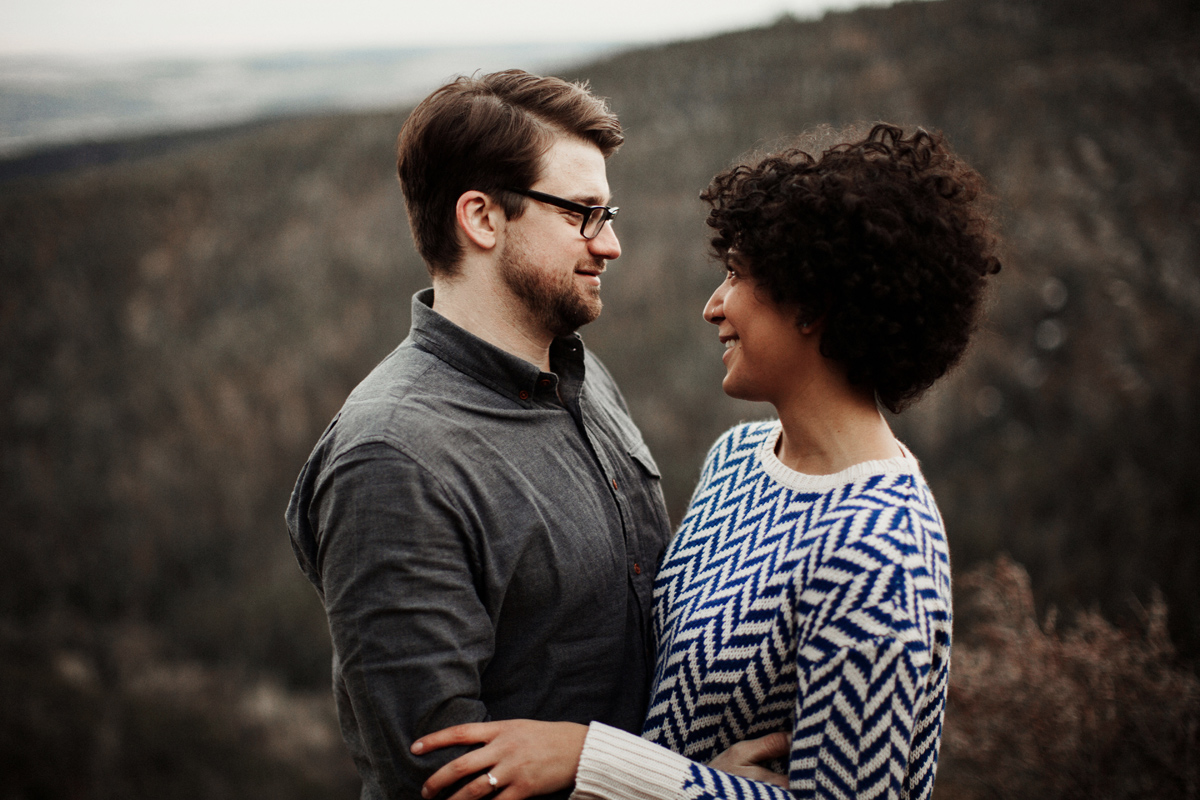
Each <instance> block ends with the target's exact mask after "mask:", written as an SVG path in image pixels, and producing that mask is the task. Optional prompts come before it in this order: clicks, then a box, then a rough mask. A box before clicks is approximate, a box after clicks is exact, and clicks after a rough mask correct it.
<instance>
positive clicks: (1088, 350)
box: [0, 0, 1200, 798]
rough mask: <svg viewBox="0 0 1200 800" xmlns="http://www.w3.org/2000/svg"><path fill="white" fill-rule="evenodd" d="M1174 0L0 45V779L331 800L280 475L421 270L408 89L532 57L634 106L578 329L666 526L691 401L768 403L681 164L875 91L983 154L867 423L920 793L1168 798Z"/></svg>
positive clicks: (1195, 86)
mask: <svg viewBox="0 0 1200 800" xmlns="http://www.w3.org/2000/svg"><path fill="white" fill-rule="evenodd" d="M1193 6H1194V4H1192V3H1189V2H1185V0H1149V1H1148V2H1141V3H1137V4H1131V3H1125V2H1117V1H1116V0H1099V2H1092V3H1083V2H1081V1H1080V0H1043V2H1034V0H930V1H929V2H916V3H911V2H910V3H900V4H897V5H894V6H888V7H866V8H859V9H854V10H848V11H838V12H830V13H828V14H826V15H825V16H823V17H821V18H813V19H805V18H800V17H793V16H785V17H780V18H778V19H776V20H775V21H774V22H773V23H772V24H769V25H767V26H765V27H758V28H753V29H748V30H741V31H736V32H733V33H726V34H720V35H715V36H709V37H706V38H702V39H692V40H684V41H676V42H673V43H651V44H646V43H639V42H629V41H627V40H622V39H621V38H620V37H618V36H614V37H612V38H610V39H609V40H607V41H604V42H601V43H597V42H596V41H592V42H566V43H553V42H551V43H545V42H542V43H536V42H535V43H531V44H526V45H520V46H517V45H513V46H509V45H504V46H496V47H492V48H490V49H488V50H486V51H485V50H481V49H479V48H478V46H476V45H471V48H474V49H471V51H470V54H466V53H465V52H464V50H462V49H459V50H457V51H455V50H442V49H436V48H382V49H373V50H361V49H360V50H353V51H342V52H320V53H318V52H310V53H308V54H307V55H298V54H297V53H295V52H293V53H291V54H286V55H281V54H279V53H274V54H267V55H263V56H249V55H245V54H237V55H232V56H220V57H217V56H212V55H205V56H199V55H192V56H189V57H188V58H184V59H181V60H176V61H163V60H162V59H161V58H159V57H157V56H156V57H154V58H144V59H134V60H128V59H127V60H121V59H116V60H113V58H112V57H111V56H107V55H106V56H103V57H102V56H101V55H97V54H91V55H88V56H86V57H83V56H79V57H76V58H75V59H74V60H65V61H64V60H63V59H62V58H61V57H59V56H53V57H52V56H47V55H44V54H43V55H37V54H29V53H18V54H11V53H10V54H8V55H5V56H3V57H0V277H2V278H3V286H2V289H0V343H2V350H0V353H2V356H0V409H4V413H3V414H2V415H0V459H2V460H0V480H2V481H3V484H2V486H3V490H4V491H3V493H2V494H0V519H3V527H2V528H0V563H3V564H5V565H6V566H7V567H8V570H7V576H6V577H7V580H6V581H4V583H3V584H2V585H0V652H3V657H2V659H0V708H2V709H3V712H2V714H0V796H3V797H5V798H8V797H13V798H41V797H86V798H93V797H95V798H109V797H111V798H126V797H130V798H133V797H138V798H140V797H151V796H153V797H158V798H173V797H196V796H201V797H243V796H246V797H249V796H257V797H261V796H266V797H281V798H282V797H331V796H338V797H352V796H355V793H356V792H357V786H358V784H357V779H356V776H355V775H354V774H353V769H352V768H351V767H350V766H349V760H348V757H347V756H346V755H345V753H344V748H343V746H342V744H341V742H340V735H339V733H338V730H337V725H336V720H335V719H334V717H333V712H332V698H331V696H330V692H329V658H330V649H329V636H328V631H327V629H326V625H325V618H324V615H323V613H322V610H321V607H320V603H319V601H318V599H317V597H316V595H315V593H314V592H313V591H312V588H311V586H309V585H308V583H307V582H306V581H305V579H304V578H303V577H302V575H301V574H300V572H299V569H298V568H297V567H296V564H295V561H294V558H293V557H292V554H291V552H290V548H289V545H288V541H287V536H286V530H285V528H284V525H283V521H282V515H283V509H284V507H285V506H286V503H287V498H288V495H289V493H290V489H291V485H292V483H293V481H294V480H295V476H296V474H297V473H298V471H299V468H300V466H301V465H302V464H303V462H304V460H305V458H306V457H307V455H308V452H309V450H310V449H311V447H312V446H313V444H314V443H315V441H316V438H317V436H318V435H319V434H320V432H321V430H323V429H324V427H325V425H326V424H327V423H328V421H329V419H330V418H331V417H332V415H333V414H334V413H335V412H336V410H337V409H338V408H339V407H340V405H341V403H342V401H343V400H344V399H345V396H346V394H347V393H348V392H349V391H350V390H351V389H352V388H353V386H354V385H355V384H356V383H357V382H358V381H359V380H360V379H361V378H362V377H364V376H365V375H366V373H367V372H368V371H369V370H370V368H371V367H372V366H373V365H374V364H375V363H377V362H378V361H379V360H380V359H381V358H383V357H384V356H385V355H386V354H387V353H388V352H390V351H391V349H393V348H394V347H395V346H396V344H398V343H399V341H400V340H401V339H402V338H403V337H404V335H405V334H406V332H407V329H408V314H409V311H408V309H409V299H410V297H411V295H412V294H413V293H414V292H415V291H417V290H418V289H420V288H422V287H424V286H425V285H427V284H428V276H427V274H426V272H425V270H424V266H423V264H422V263H421V262H420V259H419V258H418V257H417V255H416V253H415V251H414V250H413V248H412V243H411V240H410V238H409V234H408V231H407V226H406V221H405V219H404V211H403V201H402V198H401V195H400V191H399V186H398V185H397V182H396V179H395V175H394V154H393V147H394V140H395V136H396V134H397V132H398V131H399V127H400V124H401V123H402V122H403V120H404V118H405V116H406V114H407V109H408V107H409V104H411V102H413V101H414V100H415V99H416V98H417V97H419V96H420V95H421V94H423V93H424V92H426V91H428V90H429V89H430V88H433V86H435V85H437V83H439V82H440V81H441V79H442V78H444V77H446V75H447V74H448V73H450V72H455V71H467V72H469V71H472V70H474V69H475V68H479V67H482V68H485V69H493V68H501V67H506V66H525V67H528V68H531V69H542V70H546V71H553V72H554V73H555V74H560V75H562V76H563V77H567V78H569V79H579V80H588V81H590V83H591V86H592V89H593V90H594V91H595V92H596V93H597V94H600V95H603V96H605V97H608V98H609V99H610V102H611V105H612V107H613V108H614V110H615V111H616V112H617V113H618V114H619V115H620V118H621V121H622V124H623V125H624V127H625V131H626V136H627V143H626V144H625V146H624V147H623V148H622V149H621V150H620V151H619V153H618V154H617V155H616V156H614V157H613V158H612V159H611V160H610V162H609V176H608V177H609V182H610V184H611V186H612V187H613V190H614V201H615V202H616V203H617V204H619V205H620V206H621V208H622V213H621V216H620V218H619V220H618V224H617V231H618V234H619V235H620V237H621V241H622V245H623V249H624V254H623V255H622V257H621V259H619V260H618V261H616V262H614V263H613V264H612V265H611V268H610V270H609V272H608V273H606V276H605V286H604V299H605V310H604V313H603V315H602V317H601V318H600V319H599V320H598V321H597V322H595V323H593V324H591V325H589V326H588V327H586V328H585V329H584V330H583V331H582V334H583V336H584V339H585V341H586V342H587V344H588V346H589V347H590V348H592V349H593V350H594V351H595V352H596V353H597V354H598V355H599V356H600V357H601V359H602V360H603V361H604V362H605V363H606V365H607V366H608V367H609V369H610V371H611V372H612V373H613V374H614V376H615V377H616V379H617V381H618V383H619V384H620V385H621V387H622V389H623V391H624V393H625V395H626V398H627V399H628V401H629V404H630V407H631V410H632V413H633V416H634V418H635V420H636V421H637V422H638V424H639V426H640V427H641V429H642V431H643V432H644V434H645V437H646V439H647V442H648V443H649V445H650V447H651V449H652V450H653V452H654V454H655V457H656V459H657V461H658V463H659V465H660V467H661V468H662V470H663V483H664V489H665V492H666V496H667V501H668V505H669V508H670V511H671V513H672V516H673V519H675V520H676V521H678V519H679V517H680V515H681V513H682V511H683V508H684V506H685V504H686V502H687V499H688V496H689V494H690V492H691V489H692V487H693V485H694V483H695V480H696V478H697V476H698V472H699V467H700V463H701V460H702V458H703V456H704V453H705V452H706V450H707V448H708V447H709V446H710V445H711V443H712V442H713V441H714V440H715V438H716V437H717V436H718V435H719V433H720V432H722V431H723V430H725V429H727V428H728V427H729V426H731V425H733V424H735V423H736V422H738V421H739V420H743V419H752V418H761V417H765V416H767V415H769V413H770V411H771V409H770V408H769V407H762V406H755V405H750V404H746V403H742V402H739V401H734V400H731V399H729V398H727V397H725V396H724V395H723V394H722V393H721V391H720V380H721V377H722V376H723V374H724V369H723V367H722V365H721V362H720V356H721V347H720V345H719V343H718V342H717V339H716V336H715V334H714V332H713V329H712V327H711V326H709V325H707V324H706V323H704V321H703V320H702V319H701V316H700V311H701V308H702V306H703V303H704V300H705V299H706V298H707V297H708V295H709V294H710V293H711V291H712V289H713V288H714V287H715V286H716V284H717V283H718V282H719V281H720V278H721V270H720V268H719V265H717V264H715V263H714V262H712V260H711V259H709V258H708V256H707V253H706V242H707V235H706V228H705V226H704V224H703V220H704V215H705V209H704V207H703V205H702V204H701V203H700V202H699V200H698V199H697V195H698V193H699V191H700V190H701V189H702V188H703V187H704V186H705V185H706V184H707V182H708V180H709V179H710V178H711V177H712V175H713V174H715V173H716V172H717V171H719V170H721V169H723V168H725V167H726V166H728V165H729V164H730V163H732V162H733V161H734V160H736V159H738V158H739V157H741V156H742V155H743V154H745V153H747V152H751V151H755V150H759V149H763V148H766V147H771V146H774V145H777V144H779V143H781V142H784V141H787V140H788V139H789V137H791V136H794V135H795V134H797V133H799V132H801V131H804V130H808V129H812V128H814V127H815V126H819V125H831V126H834V127H840V126H843V125H846V124H850V123H860V122H868V123H869V122H872V121H875V120H887V121H891V122H895V123H900V124H905V125H909V126H914V125H922V126H925V127H928V128H934V129H938V130H941V131H943V132H944V133H945V134H946V136H947V137H948V139H949V140H950V142H951V143H952V145H953V146H954V147H955V149H957V150H958V151H959V152H960V153H961V154H962V155H963V156H965V157H966V159H967V160H968V161H969V162H970V163H971V164H972V165H974V166H975V167H976V168H977V169H978V170H979V171H980V172H981V173H982V174H983V175H984V176H985V178H987V180H988V181H989V183H990V185H991V187H992V190H993V192H994V193H995V195H996V197H997V200H998V209H999V216H1000V218H999V223H1000V230H1001V234H1002V237H1003V240H1004V246H1003V251H1002V260H1003V261H1004V265H1005V266H1004V269H1003V271H1002V272H1001V273H1000V275H999V276H998V277H997V279H996V281H995V283H994V291H993V294H992V296H991V298H990V301H989V304H988V311H987V319H986V321H985V322H984V324H983V327H982V329H981V330H980V332H979V334H978V336H977V337H976V339H975V342H974V344H973V346H972V349H971V351H970V352H969V355H968V357H967V359H966V360H965V362H964V363H963V365H962V366H961V367H960V368H959V369H957V370H956V371H955V372H954V373H953V374H952V375H951V376H949V377H948V378H947V379H945V380H944V381H943V382H942V383H941V384H939V385H938V386H937V387H936V388H935V389H934V390H933V391H932V392H930V393H929V394H928V395H927V396H926V397H925V398H924V399H923V400H922V401H921V402H920V403H919V404H918V405H917V406H916V407H914V408H913V409H911V410H910V411H908V412H906V413H905V414H903V415H901V416H900V417H898V418H895V419H893V420H892V423H893V425H894V428H895V430H896V431H897V434H898V435H899V436H900V437H901V438H902V439H903V440H904V441H905V442H906V443H907V444H908V445H909V446H910V448H911V449H912V450H913V452H914V453H915V454H916V455H917V456H918V457H919V458H920V459H921V462H922V467H923V469H924V471H925V474H926V476H927V477H928V479H929V481H930V484H931V485H932V487H933V489H934V492H935V494H936V496H937V498H938V501H939V504H940V506H941V509H942V511H943V514H944V516H945V518H946V524H947V530H948V535H949V538H950V545H951V553H952V560H953V566H954V575H955V581H956V604H957V618H956V628H955V635H956V644H955V653H954V662H953V664H954V666H953V669H952V686H951V703H950V709H949V712H948V716H947V722H946V726H947V727H946V734H945V737H944V742H943V753H942V767H941V770H940V772H939V780H938V789H937V793H938V796H939V797H940V798H951V797H960V798H974V797H1009V796H1013V797H1018V796H1026V795H1029V794H1033V793H1036V794H1038V795H1041V796H1047V797H1193V798H1194V797H1196V796H1197V792H1198V791H1200V788H1198V787H1200V734H1198V732H1197V731H1198V729H1200V682H1198V681H1197V679H1196V672H1195V663H1196V661H1195V659H1196V657H1197V655H1198V654H1200V588H1198V587H1200V582H1198V578H1200V491H1198V489H1200V486H1198V483H1200V481H1198V478H1200V422H1198V420H1197V411H1198V410H1200V402H1198V399H1200V340H1198V338H1197V336H1196V330H1197V329H1198V327H1200V269H1198V264H1197V257H1198V255H1200V144H1198V143H1200V25H1198V23H1200V18H1198V17H1200V14H1198V12H1197V10H1196V9H1195V8H1194V7H1193ZM80 59H82V60H80ZM88 59H99V60H90V61H89V60H88ZM506 59H507V60H506ZM462 62H466V63H469V65H470V66H468V67H464V68H461V69H460V68H458V67H456V66H454V64H456V63H462ZM72 64H74V66H72ZM80 64H83V66H80ZM89 65H90V66H89ZM105 65H107V66H105ZM122 70H124V72H122ZM55 87H58V88H55Z"/></svg>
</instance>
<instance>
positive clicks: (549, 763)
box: [412, 720, 791, 800]
mask: <svg viewBox="0 0 1200 800" xmlns="http://www.w3.org/2000/svg"><path fill="white" fill-rule="evenodd" d="M605 729H606V730H607V731H609V732H615V733H618V734H623V735H625V736H628V737H629V738H630V739H632V740H633V741H634V742H635V743H636V744H638V745H640V746H642V748H641V749H642V750H643V752H642V753H641V755H642V756H643V757H646V758H648V759H650V760H652V761H666V762H681V763H682V764H683V765H686V764H690V763H691V762H690V761H688V759H686V758H684V757H683V756H677V755H675V754H674V753H671V752H670V751H668V750H665V749H664V748H661V747H658V745H655V744H651V743H650V742H646V741H645V740H643V739H641V738H639V737H636V736H633V735H632V734H625V733H624V731H617V730H616V729H612V728H607V726H600V728H598V729H597V730H599V731H604V730H605ZM604 735H605V734H604V733H603V732H599V733H593V732H592V731H591V730H590V729H589V728H588V727H586V726H583V725H577V724H575V723H571V722H536V721H533V720H505V721H501V722H479V723H469V724H466V725H458V726H455V727H453V728H447V729H445V730H442V731H438V732H437V733H433V734H430V735H429V736H426V737H424V738H422V739H420V740H418V741H417V742H415V743H414V744H413V748H412V749H413V752H414V753H417V754H420V753H427V752H430V751H432V750H436V749H439V748H442V747H450V746H453V745H471V744H480V743H484V746H483V747H481V748H479V749H477V750H473V751H471V752H470V753H467V754H466V755H463V756H461V757H459V758H457V759H455V760H454V761H452V762H450V763H449V764H446V765H445V766H444V767H442V768H441V769H440V770H438V771H437V772H436V773H434V774H433V775H432V776H430V778H429V780H428V781H426V782H425V785H424V786H423V787H422V790H421V796H422V797H425V798H431V797H435V796H437V794H438V793H439V792H441V791H443V790H444V789H445V788H446V787H448V786H452V785H454V784H455V783H457V782H459V781H461V780H464V779H466V778H468V777H470V776H471V775H478V777H476V778H475V779H474V780H472V781H471V782H470V783H468V784H466V785H464V786H463V787H461V788H460V789H459V791H458V792H456V793H455V794H454V797H453V798H451V800H474V798H479V797H483V796H485V795H487V794H489V793H491V792H499V794H498V795H497V798H498V799H502V800H521V798H526V797H532V796H535V795H541V794H549V793H551V792H556V791H559V790H561V789H567V788H569V787H570V786H571V785H572V784H573V783H575V780H576V774H577V771H578V768H579V758H580V755H581V753H582V752H583V750H584V744H585V739H587V738H588V737H589V736H590V737H591V739H592V740H593V744H594V745H595V740H596V739H597V737H599V736H604ZM609 735H611V733H610V734H609ZM616 742H617V747H618V748H621V745H622V742H621V741H620V739H617V740H616ZM624 744H625V746H626V747H627V746H628V741H626V742H625V743H624ZM790 744H791V740H790V739H789V738H788V736H787V735H786V734H783V733H772V734H768V735H767V736H763V737H760V738H758V739H748V740H747V741H744V742H737V743H735V744H734V745H732V746H731V747H730V748H729V749H727V750H726V751H725V752H723V753H721V754H720V755H719V756H717V757H716V758H715V759H713V760H712V762H711V764H710V766H712V767H714V768H716V769H720V770H721V771H723V772H727V773H730V774H733V775H741V776H744V777H747V778H751V779H753V780H757V781H762V782H767V783H774V784H776V785H778V786H787V777H786V776H783V775H779V774H777V773H774V772H771V771H770V770H768V769H766V768H764V767H762V766H760V764H761V763H762V762H766V761H769V760H770V759H773V758H780V757H782V756H784V755H786V754H787V752H788V749H789V746H790ZM596 746H603V745H596ZM610 746H611V745H610ZM645 748H649V750H646V749H645ZM479 773H483V774H479ZM680 775H682V773H680ZM492 779H495V783H494V784H493V783H492ZM670 782H671V780H670V778H668V783H670ZM674 783H678V781H674ZM661 788H663V789H670V788H673V786H664V787H661Z"/></svg>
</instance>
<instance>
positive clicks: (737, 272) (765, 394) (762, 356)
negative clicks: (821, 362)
mask: <svg viewBox="0 0 1200 800" xmlns="http://www.w3.org/2000/svg"><path fill="white" fill-rule="evenodd" d="M725 263H726V272H725V280H724V281H723V282H722V283H721V285H720V286H718V287H717V290H716V291H715V292H713V294H712V297H710V298H709V299H708V303H707V304H705V306H704V319H706V320H707V321H708V322H711V323H712V324H713V325H716V326H717V335H718V336H719V337H720V339H721V343H722V344H724V345H725V354H724V355H723V356H722V357H721V360H722V361H724V362H725V380H724V381H722V382H721V388H722V389H724V390H725V393H726V394H727V395H729V396H730V397H737V398H739V399H742V400H754V401H765V402H768V403H774V404H775V405H777V406H778V405H779V403H780V402H782V401H783V400H785V399H786V398H787V396H788V393H789V392H790V391H792V390H793V389H795V388H797V387H798V386H799V385H800V384H801V383H802V382H803V381H804V379H805V375H806V374H808V373H809V372H810V370H809V369H808V368H807V365H809V364H810V363H811V359H812V357H813V354H814V342H813V341H811V340H810V339H812V338H815V337H814V336H813V334H805V333H801V331H800V328H798V327H797V325H796V318H797V314H798V313H799V309H797V308H794V307H791V306H782V305H779V304H777V303H775V302H774V301H772V300H771V298H770V297H769V296H767V292H766V290H765V289H762V288H760V287H759V286H758V284H757V282H756V281H755V279H754V277H753V275H751V274H750V271H749V269H747V265H746V264H745V262H744V261H743V260H742V259H741V258H740V257H739V256H738V255H737V254H736V253H734V252H731V253H729V254H728V255H727V256H726V259H725ZM816 344H819V343H816Z"/></svg>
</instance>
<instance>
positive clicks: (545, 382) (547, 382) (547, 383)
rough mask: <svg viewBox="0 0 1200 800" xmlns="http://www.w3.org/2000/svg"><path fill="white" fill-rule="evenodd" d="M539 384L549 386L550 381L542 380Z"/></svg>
mask: <svg viewBox="0 0 1200 800" xmlns="http://www.w3.org/2000/svg"><path fill="white" fill-rule="evenodd" d="M541 384H542V386H549V385H550V380H549V379H548V378H542V380H541Z"/></svg>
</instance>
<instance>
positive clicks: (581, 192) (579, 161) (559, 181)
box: [531, 136, 610, 205]
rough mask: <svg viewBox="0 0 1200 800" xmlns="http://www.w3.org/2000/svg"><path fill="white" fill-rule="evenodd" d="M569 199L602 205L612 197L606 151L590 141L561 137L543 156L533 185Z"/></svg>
mask: <svg viewBox="0 0 1200 800" xmlns="http://www.w3.org/2000/svg"><path fill="white" fill-rule="evenodd" d="M531 188H537V189H538V190H540V191H545V192H549V193H551V194H557V195H559V196H561V197H565V198H567V199H569V200H575V201H576V202H580V203H586V204H588V205H599V204H603V203H607V202H608V200H609V198H610V193H609V187H608V174H607V171H606V169H605V160H604V155H603V154H602V153H601V152H600V148H599V147H597V146H596V145H594V144H592V143H591V142H588V141H585V140H583V139H577V138H575V137H567V136H563V137H559V138H558V139H556V140H555V141H554V144H552V145H551V146H550V149H549V150H547V151H546V154H545V155H544V156H542V170H541V175H540V176H539V178H538V180H537V181H536V182H535V183H534V185H533V187H531Z"/></svg>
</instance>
